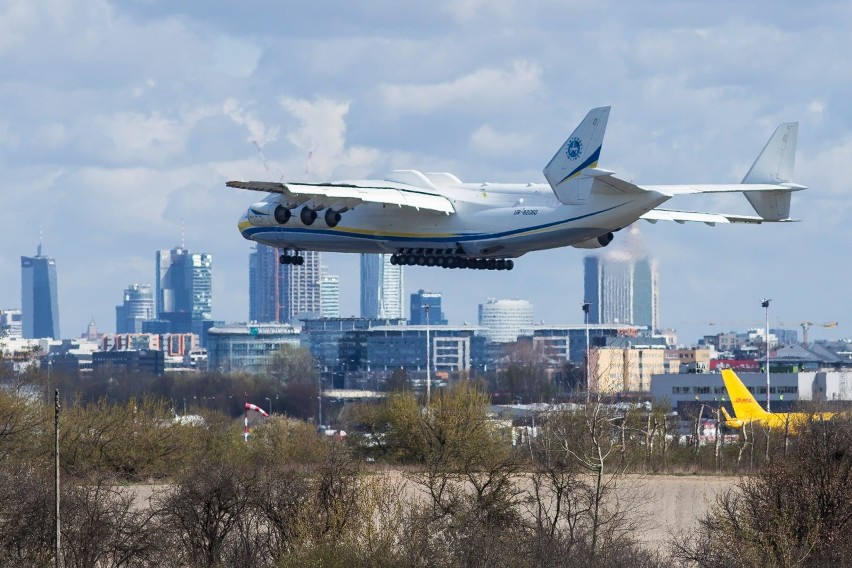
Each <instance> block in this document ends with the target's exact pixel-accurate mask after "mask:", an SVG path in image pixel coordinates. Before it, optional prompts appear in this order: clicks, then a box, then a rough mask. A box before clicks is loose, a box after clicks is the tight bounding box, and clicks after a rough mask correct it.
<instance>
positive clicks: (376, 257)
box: [361, 254, 405, 319]
mask: <svg viewBox="0 0 852 568" xmlns="http://www.w3.org/2000/svg"><path fill="white" fill-rule="evenodd" d="M390 259H391V255H389V254H362V255H361V317H363V318H370V319H400V318H403V317H405V314H404V313H403V297H404V292H403V288H404V282H403V271H402V266H400V265H395V264H391V261H390Z"/></svg>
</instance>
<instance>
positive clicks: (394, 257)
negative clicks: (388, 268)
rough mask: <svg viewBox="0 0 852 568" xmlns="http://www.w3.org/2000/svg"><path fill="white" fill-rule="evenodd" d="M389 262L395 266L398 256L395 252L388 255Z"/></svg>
mask: <svg viewBox="0 0 852 568" xmlns="http://www.w3.org/2000/svg"><path fill="white" fill-rule="evenodd" d="M390 263H391V264H392V265H394V266H396V265H397V264H399V257H398V256H397V255H395V254H392V255H391V257H390Z"/></svg>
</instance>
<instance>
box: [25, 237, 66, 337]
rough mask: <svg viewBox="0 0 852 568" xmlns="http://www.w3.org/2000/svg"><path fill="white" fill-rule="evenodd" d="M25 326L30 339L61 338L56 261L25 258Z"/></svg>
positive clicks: (37, 254) (43, 258)
mask: <svg viewBox="0 0 852 568" xmlns="http://www.w3.org/2000/svg"><path fill="white" fill-rule="evenodd" d="M21 320H22V322H21V324H22V326H21V327H22V330H23V336H24V337H25V338H28V339H36V338H43V337H52V338H54V339H58V338H59V337H60V336H59V301H58V300H57V295H56V261H55V260H53V259H52V258H50V257H48V256H43V255H42V254H41V243H39V245H38V249H37V251H36V255H35V256H22V257H21Z"/></svg>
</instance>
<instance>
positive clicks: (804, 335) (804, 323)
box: [689, 320, 838, 347]
mask: <svg viewBox="0 0 852 568" xmlns="http://www.w3.org/2000/svg"><path fill="white" fill-rule="evenodd" d="M689 323H703V324H706V325H728V326H736V325H742V326H755V327H762V326H763V325H765V324H764V323H763V322H758V321H754V320H751V321H748V320H746V321H702V322H689ZM774 324H775V325H776V326H778V327H790V326H794V325H797V326H799V327H801V328H802V347H807V346H808V330H809V329H810V328H812V327H824V328H832V327H837V325H838V322H836V321H827V322H825V323H814V322H812V321H800V322H790V321H776V322H774ZM767 333H769V330H767Z"/></svg>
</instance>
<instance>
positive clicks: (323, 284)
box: [320, 267, 340, 318]
mask: <svg viewBox="0 0 852 568" xmlns="http://www.w3.org/2000/svg"><path fill="white" fill-rule="evenodd" d="M320 314H321V315H322V317H324V318H339V317H340V276H338V275H337V274H325V267H323V275H322V276H321V277H320Z"/></svg>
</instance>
